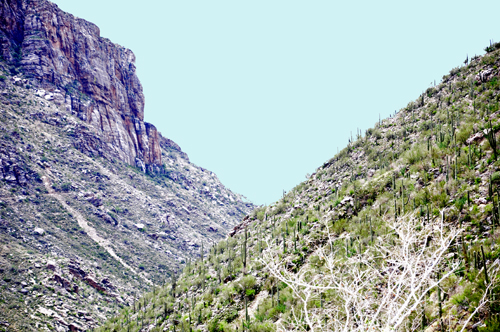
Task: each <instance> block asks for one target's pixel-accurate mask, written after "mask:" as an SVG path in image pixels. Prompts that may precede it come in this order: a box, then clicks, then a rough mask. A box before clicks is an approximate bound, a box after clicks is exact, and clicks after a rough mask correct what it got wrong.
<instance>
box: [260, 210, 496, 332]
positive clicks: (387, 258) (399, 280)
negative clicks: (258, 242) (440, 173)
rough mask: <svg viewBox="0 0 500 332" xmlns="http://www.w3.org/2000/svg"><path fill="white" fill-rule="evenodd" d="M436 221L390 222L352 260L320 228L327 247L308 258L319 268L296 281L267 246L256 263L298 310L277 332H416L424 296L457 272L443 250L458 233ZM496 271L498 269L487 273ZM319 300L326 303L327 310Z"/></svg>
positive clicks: (340, 240) (407, 219) (303, 272)
mask: <svg viewBox="0 0 500 332" xmlns="http://www.w3.org/2000/svg"><path fill="white" fill-rule="evenodd" d="M438 219H440V220H431V221H429V222H427V223H425V224H424V223H423V222H422V221H421V220H420V219H419V218H417V217H415V216H412V215H410V214H407V215H405V216H402V217H400V218H398V220H396V221H394V219H393V217H392V218H387V220H386V221H385V222H386V225H387V226H388V229H389V230H390V231H389V232H387V234H385V235H383V236H379V237H378V238H377V240H376V241H375V242H376V243H374V244H372V245H369V246H366V247H365V248H364V249H361V247H360V249H359V251H358V252H357V254H355V255H353V256H352V257H347V256H346V255H345V249H343V242H344V241H343V240H344V239H343V238H342V237H334V236H333V235H330V232H329V230H328V223H327V222H323V223H324V224H325V226H326V227H327V231H328V234H329V237H330V238H329V243H327V244H326V245H323V246H320V247H319V248H318V249H317V250H316V252H315V253H314V254H315V255H317V256H318V257H319V258H320V262H321V263H322V266H320V267H318V266H313V265H312V264H306V265H304V266H302V268H301V269H300V270H299V271H298V272H297V273H294V272H292V271H290V270H288V269H287V261H286V257H285V258H282V259H280V258H279V256H278V254H277V253H276V252H273V251H272V250H271V249H269V248H272V246H271V245H269V246H268V249H267V250H265V251H264V253H263V256H262V258H261V262H262V263H263V264H264V265H265V266H266V267H267V269H268V270H269V271H270V273H271V274H272V275H274V277H276V278H277V279H279V280H281V281H282V282H284V283H286V284H287V285H288V286H289V287H290V288H291V289H292V291H293V292H294V294H295V296H296V297H297V298H298V299H299V303H300V304H299V305H298V306H297V307H295V308H293V309H292V317H293V318H292V321H291V322H288V323H284V322H282V323H280V325H279V327H278V330H281V331H305V330H310V331H345V332H347V331H403V330H404V331H408V330H416V329H417V328H420V327H421V322H422V315H423V304H424V303H425V300H426V297H427V295H428V294H429V292H430V291H431V290H433V289H434V288H435V287H439V285H440V283H441V282H442V281H443V280H445V279H447V278H448V277H449V276H450V275H451V274H453V273H454V272H455V271H456V270H457V268H458V267H459V265H460V262H459V261H458V260H456V259H453V258H452V257H451V256H453V254H450V253H449V249H450V246H451V245H452V243H453V241H454V240H455V239H456V238H457V236H458V235H459V234H460V232H461V229H458V228H456V227H454V226H452V225H448V226H446V225H445V223H444V221H443V219H444V218H438ZM344 237H345V235H344ZM268 240H269V239H268ZM494 268H497V267H496V264H494V265H492V266H491V267H490V269H494ZM490 275H493V274H490ZM491 283H493V281H491ZM491 283H490V285H491ZM490 285H488V287H489V286H490ZM323 298H327V299H328V300H327V302H326V303H324V301H323ZM486 302H487V297H486V293H485V296H483V298H482V300H481V301H480V303H479V307H478V308H477V309H476V311H475V312H474V313H472V314H471V315H470V317H469V318H468V319H467V320H466V321H465V322H464V323H463V324H464V328H465V326H466V325H467V324H468V322H469V321H470V319H471V317H472V315H474V314H475V313H476V312H477V310H479V308H480V307H482V306H483V305H484V304H485V303H486Z"/></svg>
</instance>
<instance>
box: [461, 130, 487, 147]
mask: <svg viewBox="0 0 500 332" xmlns="http://www.w3.org/2000/svg"><path fill="white" fill-rule="evenodd" d="M483 138H484V134H483V133H482V132H477V133H475V134H474V135H472V136H471V137H469V138H468V139H467V140H466V141H465V143H467V145H471V143H475V142H480V141H482V140H483Z"/></svg>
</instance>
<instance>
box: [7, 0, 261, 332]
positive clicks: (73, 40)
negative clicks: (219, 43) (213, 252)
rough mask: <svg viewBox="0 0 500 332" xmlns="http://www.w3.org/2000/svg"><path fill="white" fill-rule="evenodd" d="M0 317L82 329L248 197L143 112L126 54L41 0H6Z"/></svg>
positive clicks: (151, 279) (222, 225) (204, 239)
mask: <svg viewBox="0 0 500 332" xmlns="http://www.w3.org/2000/svg"><path fill="white" fill-rule="evenodd" d="M0 54H1V57H0V136H1V137H2V138H1V140H0V287H1V289H2V291H1V292H0V330H2V329H6V330H9V331H30V330H33V331H40V330H54V329H55V330H58V331H62V330H63V331H65V330H84V329H89V328H92V327H93V326H96V325H97V324H98V323H99V322H102V321H104V320H105V319H107V318H109V317H110V316H111V315H112V314H114V312H115V311H116V310H117V308H118V306H123V305H130V304H131V303H133V301H134V298H135V297H137V296H138V295H139V294H140V293H142V292H144V291H146V290H148V289H151V287H153V286H154V285H156V284H159V283H163V282H164V281H165V280H166V278H167V277H168V276H170V275H171V274H172V272H173V271H177V270H178V269H180V268H182V266H184V265H185V264H186V262H188V261H189V260H192V259H193V258H195V257H197V256H199V254H200V250H201V248H203V247H204V248H208V247H209V246H210V244H212V243H215V242H216V241H218V240H220V239H222V238H224V237H225V236H226V234H227V233H228V232H229V231H230V230H231V229H232V228H233V227H234V226H235V225H236V224H238V223H239V222H240V221H241V218H242V217H243V216H244V215H245V214H247V213H249V212H250V211H251V209H252V208H253V205H252V204H251V203H248V202H246V200H245V199H244V198H243V197H242V196H241V195H238V194H235V193H233V192H231V191H230V190H229V189H228V188H226V187H224V185H222V184H221V183H220V181H219V180H218V178H217V176H216V175H215V174H214V173H212V172H210V171H208V170H206V169H204V168H202V167H199V166H196V165H194V164H192V163H191V162H190V161H189V158H188V156H187V155H186V154H185V153H184V152H183V151H182V150H181V149H180V147H179V146H178V145H177V144H176V143H174V142H173V141H171V140H169V139H168V138H165V137H163V136H162V135H161V134H160V133H159V132H158V131H157V130H156V128H155V127H154V126H153V125H151V124H148V123H145V122H144V121H143V117H144V95H143V93H142V86H141V84H140V82H139V80H138V78H137V76H136V74H135V67H134V55H133V53H132V52H131V51H130V50H127V49H125V48H123V47H121V46H119V45H116V44H113V43H112V42H110V41H109V40H107V39H105V38H102V37H100V36H99V29H98V28H97V27H96V26H95V25H93V24H92V23H89V22H86V21H84V20H82V19H79V18H75V17H74V16H72V15H71V14H67V13H64V12H62V11H61V10H59V9H58V8H57V6H56V5H55V4H52V3H51V2H49V1H46V0H39V1H27V0H23V1H17V0H2V1H0Z"/></svg>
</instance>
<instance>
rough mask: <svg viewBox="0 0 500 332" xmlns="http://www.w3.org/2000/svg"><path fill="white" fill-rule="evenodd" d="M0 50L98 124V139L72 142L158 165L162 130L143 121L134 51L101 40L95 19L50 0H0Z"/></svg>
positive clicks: (56, 96)
mask: <svg viewBox="0 0 500 332" xmlns="http://www.w3.org/2000/svg"><path fill="white" fill-rule="evenodd" d="M0 54H1V55H2V57H3V58H4V59H5V60H7V61H8V62H9V64H11V65H12V66H14V67H17V70H19V71H21V72H23V73H24V75H25V76H26V77H28V78H29V81H30V84H32V85H35V86H38V87H40V88H43V89H44V90H46V93H47V94H46V96H49V97H48V98H52V99H54V100H57V101H58V102H59V103H66V104H67V108H69V109H71V110H72V111H73V112H76V113H77V114H78V116H79V117H80V118H81V119H82V120H84V121H86V122H87V123H89V124H92V125H93V127H95V128H96V129H98V131H99V139H100V141H101V142H100V143H99V144H97V143H95V142H91V143H90V144H86V145H85V144H82V140H84V139H85V138H82V140H77V144H76V146H77V147H79V148H82V149H83V150H89V151H87V152H91V153H93V154H97V155H103V156H104V157H110V158H118V159H120V160H123V161H125V162H127V163H129V164H132V165H135V164H137V162H136V160H137V159H138V160H140V161H141V162H142V163H143V164H144V165H145V170H147V169H148V167H149V168H152V169H154V165H161V150H160V136H159V133H158V131H157V130H156V128H155V127H154V126H153V125H151V124H149V123H145V122H144V102H145V100H144V94H143V91H142V85H141V83H140V82H139V79H138V77H137V75H136V68H135V64H134V63H135V55H134V53H133V52H132V51H131V50H128V49H126V48H124V47H122V46H119V45H117V44H114V43H112V42H111V41H110V40H108V39H106V38H102V37H101V36H100V31H99V28H98V27H97V26H96V25H94V24H93V23H90V22H87V21H85V20H83V19H80V18H77V17H75V16H73V15H71V14H68V13H65V12H63V11H62V10H60V9H59V8H58V7H57V5H55V4H53V3H51V2H50V1H47V0H30V1H27V0H2V1H1V2H0ZM56 90H60V91H56ZM94 150H95V151H94Z"/></svg>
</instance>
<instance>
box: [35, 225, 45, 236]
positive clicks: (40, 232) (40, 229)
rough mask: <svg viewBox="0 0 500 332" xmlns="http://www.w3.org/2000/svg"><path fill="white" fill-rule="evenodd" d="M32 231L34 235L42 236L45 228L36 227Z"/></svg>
mask: <svg viewBox="0 0 500 332" xmlns="http://www.w3.org/2000/svg"><path fill="white" fill-rule="evenodd" d="M33 233H34V234H35V235H39V236H42V235H43V234H45V230H44V229H43V228H40V227H36V228H35V230H34V231H33Z"/></svg>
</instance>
